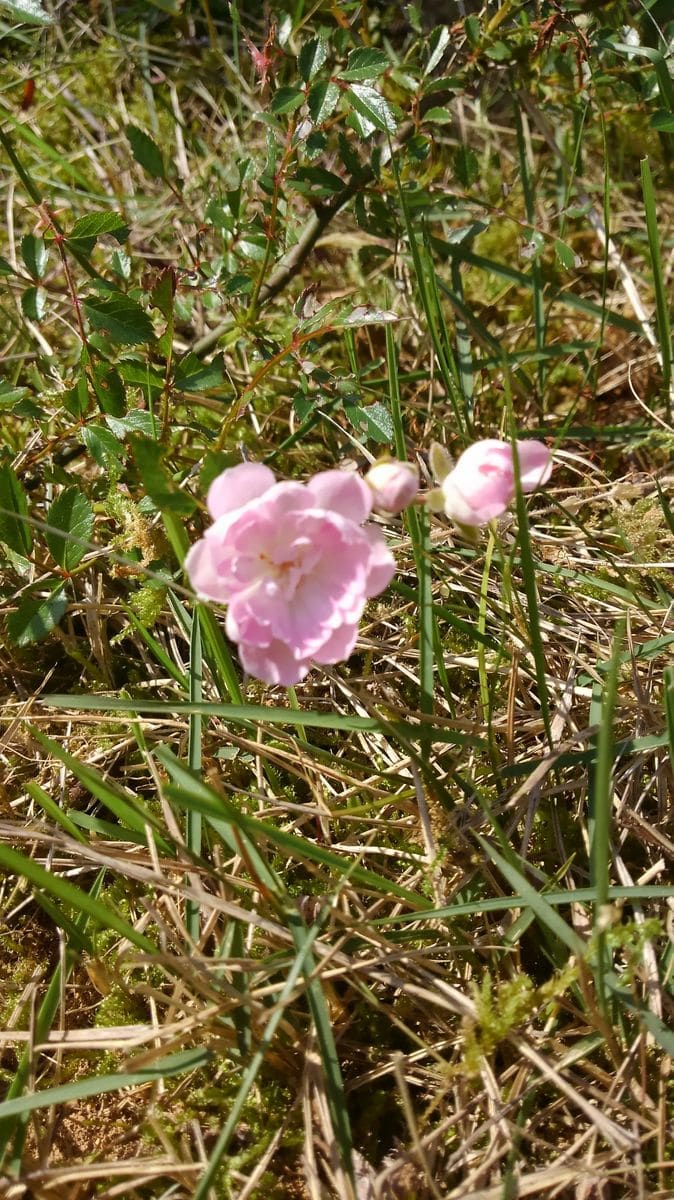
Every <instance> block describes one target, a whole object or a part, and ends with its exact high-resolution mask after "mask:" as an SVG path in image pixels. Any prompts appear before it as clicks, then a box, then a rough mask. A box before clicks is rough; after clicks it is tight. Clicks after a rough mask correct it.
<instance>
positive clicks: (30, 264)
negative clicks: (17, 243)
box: [21, 233, 49, 279]
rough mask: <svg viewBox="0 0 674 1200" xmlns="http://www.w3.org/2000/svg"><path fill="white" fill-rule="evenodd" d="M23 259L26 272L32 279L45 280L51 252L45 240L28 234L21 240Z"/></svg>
mask: <svg viewBox="0 0 674 1200" xmlns="http://www.w3.org/2000/svg"><path fill="white" fill-rule="evenodd" d="M21 257H22V259H23V261H24V263H25V264H26V270H27V271H28V274H29V275H30V276H31V278H32V279H43V278H44V273H45V271H46V269H47V259H48V258H49V252H48V250H47V247H46V246H45V244H44V238H39V237H35V234H34V233H27V234H26V235H25V237H23V238H22V239H21Z"/></svg>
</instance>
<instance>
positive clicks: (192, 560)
mask: <svg viewBox="0 0 674 1200" xmlns="http://www.w3.org/2000/svg"><path fill="white" fill-rule="evenodd" d="M218 552H220V547H219V546H218V545H217V544H214V543H213V542H211V541H209V540H208V539H207V538H200V540H199V541H198V542H195V543H194V545H193V546H191V547H190V549H189V550H188V551H187V554H186V556H185V570H186V572H187V574H188V576H189V579H190V583H191V584H192V587H193V588H194V590H195V592H196V593H197V596H199V598H200V599H201V600H217V601H218V602H219V603H220V604H226V603H227V601H228V600H229V598H230V590H229V587H228V586H227V583H226V582H225V581H224V580H223V579H222V577H221V575H220V574H219V572H218V564H217V555H218Z"/></svg>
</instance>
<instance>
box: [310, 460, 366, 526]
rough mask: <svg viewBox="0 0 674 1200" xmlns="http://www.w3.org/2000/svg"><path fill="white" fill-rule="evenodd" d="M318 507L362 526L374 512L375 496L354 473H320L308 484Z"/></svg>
mask: <svg viewBox="0 0 674 1200" xmlns="http://www.w3.org/2000/svg"><path fill="white" fill-rule="evenodd" d="M307 491H308V492H310V493H311V495H312V496H313V499H314V503H315V505H316V507H320V508H324V509H325V510H326V511H327V512H336V513H339V514H340V516H342V517H346V519H347V521H355V522H356V524H357V525H360V524H361V523H362V522H363V521H366V520H367V518H368V517H369V515H370V512H371V511H372V501H373V496H372V493H371V491H370V489H369V488H368V486H367V484H366V483H364V482H363V480H362V479H361V477H360V475H356V474H354V473H353V472H352V471H319V473H318V475H314V477H313V479H310V480H309V482H308V484H307Z"/></svg>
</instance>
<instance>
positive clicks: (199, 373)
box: [173, 354, 225, 392]
mask: <svg viewBox="0 0 674 1200" xmlns="http://www.w3.org/2000/svg"><path fill="white" fill-rule="evenodd" d="M224 379H225V371H224V360H223V357H222V354H218V355H217V357H216V358H214V359H213V361H212V362H210V363H203V362H202V361H201V359H199V358H197V356H196V354H186V355H185V357H184V358H183V359H182V361H181V362H180V363H179V365H178V368H177V370H176V373H175V376H174V380H173V382H174V385H175V387H176V388H178V389H179V390H180V391H181V392H207V391H209V390H210V388H217V387H220V386H221V385H222V384H223V383H224Z"/></svg>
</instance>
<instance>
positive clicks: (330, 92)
mask: <svg viewBox="0 0 674 1200" xmlns="http://www.w3.org/2000/svg"><path fill="white" fill-rule="evenodd" d="M338 100H339V88H338V87H337V84H336V83H332V82H329V83H317V84H316V85H315V86H314V87H312V89H311V91H310V92H309V100H308V105H309V114H310V116H311V119H312V121H313V123H314V125H321V124H322V123H323V121H327V119H328V117H331V116H332V114H333V112H334V111H335V108H336V107H337V102H338Z"/></svg>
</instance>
